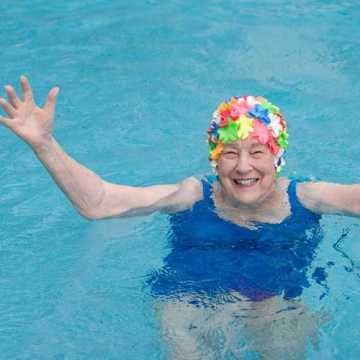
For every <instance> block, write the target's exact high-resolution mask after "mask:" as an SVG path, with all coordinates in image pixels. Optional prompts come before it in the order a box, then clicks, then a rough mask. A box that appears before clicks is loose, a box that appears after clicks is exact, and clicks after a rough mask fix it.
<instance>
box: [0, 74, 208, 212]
mask: <svg viewBox="0 0 360 360" xmlns="http://www.w3.org/2000/svg"><path fill="white" fill-rule="evenodd" d="M20 84H21V89H22V97H20V96H18V94H17V93H16V92H15V90H14V88H13V87H12V86H10V85H7V86H5V91H6V94H7V97H8V100H6V99H4V98H0V107H2V108H3V110H4V111H5V113H6V114H7V116H5V117H4V116H0V124H2V125H4V126H6V127H7V128H9V129H10V130H11V131H12V132H13V133H14V134H16V135H17V136H18V137H19V138H20V139H22V140H23V141H24V142H26V143H27V144H28V145H29V146H30V148H31V149H32V150H33V152H34V153H35V155H36V156H37V157H38V159H39V160H40V161H41V163H42V164H43V165H44V167H45V168H46V170H47V171H48V172H49V174H50V176H51V177H52V178H53V179H54V181H55V183H56V184H57V185H58V186H59V188H60V189H61V190H62V191H63V192H64V194H65V195H66V196H67V197H68V199H69V200H70V201H71V202H72V204H73V205H74V207H75V208H76V209H77V210H78V211H79V213H80V214H81V215H82V216H84V217H86V218H88V219H101V218H108V217H115V216H130V215H131V216H134V215H146V214H149V213H151V212H153V211H168V212H172V211H179V210H184V209H186V208H189V207H191V206H192V204H193V203H194V202H196V201H197V200H199V199H200V198H201V197H202V189H201V186H200V182H199V181H198V180H196V179H194V178H189V179H186V180H184V181H182V182H180V183H179V184H172V185H157V186H150V187H131V186H124V185H118V184H112V183H109V182H107V181H105V180H103V179H101V178H100V177H99V176H98V175H97V174H95V173H94V172H93V171H91V170H90V169H88V168H86V167H85V166H83V165H81V164H79V163H78V162H77V161H75V160H74V159H72V158H71V157H70V156H69V155H67V154H66V153H65V152H64V150H63V149H62V148H61V146H60V145H59V144H58V143H57V141H56V140H55V138H54V136H53V123H54V116H55V106H56V99H57V96H58V94H59V88H58V87H54V88H52V89H51V90H50V92H49V93H48V96H47V99H46V101H45V105H44V106H43V107H40V106H38V105H37V104H36V103H35V100H34V97H33V91H32V88H31V85H30V82H29V80H28V79H27V78H26V77H25V76H22V77H21V78H20Z"/></svg>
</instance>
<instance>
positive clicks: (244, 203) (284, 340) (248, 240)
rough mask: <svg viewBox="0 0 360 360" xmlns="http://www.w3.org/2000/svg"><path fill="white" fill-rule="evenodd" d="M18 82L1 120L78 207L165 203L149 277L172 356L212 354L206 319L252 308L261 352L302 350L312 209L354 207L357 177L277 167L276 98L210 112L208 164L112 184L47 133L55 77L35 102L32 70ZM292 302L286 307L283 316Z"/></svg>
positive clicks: (157, 207)
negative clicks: (320, 176)
mask: <svg viewBox="0 0 360 360" xmlns="http://www.w3.org/2000/svg"><path fill="white" fill-rule="evenodd" d="M20 82H21V87H22V92H23V99H20V98H19V97H18V96H17V94H16V92H15V91H14V89H13V88H12V87H11V86H6V87H5V90H6V93H7V96H8V100H5V99H3V98H0V106H1V107H2V108H3V109H4V111H5V112H6V113H7V117H0V123H2V124H3V125H5V126H6V127H8V128H9V129H10V130H12V131H13V132H14V133H15V134H16V135H18V136H19V137H20V138H21V139H23V140H24V141H26V142H27V143H28V144H29V145H30V147H31V148H32V150H33V151H34V153H35V154H36V156H37V157H38V158H39V160H40V161H41V162H42V163H43V165H44V166H45V167H46V169H47V170H48V172H49V173H50V175H51V176H52V177H53V178H54V180H55V182H56V183H57V185H58V186H59V187H60V188H61V189H62V190H63V192H64V193H65V194H66V196H67V197H68V198H69V200H70V201H71V202H72V204H73V205H74V206H75V208H76V209H77V210H78V211H79V212H80V214H81V215H82V216H84V217H86V218H88V219H101V218H110V217H119V216H129V215H144V214H149V213H151V212H154V211H163V212H167V213H172V216H171V220H170V221H171V225H172V235H171V239H170V240H171V242H172V251H171V253H170V254H169V255H168V256H167V257H166V259H165V266H164V268H163V269H162V270H161V271H159V273H157V274H153V275H152V277H151V279H150V282H151V285H152V291H153V293H154V294H155V295H156V296H158V297H159V298H160V299H162V300H161V301H160V302H159V304H160V305H159V308H160V310H161V311H160V313H161V314H162V318H161V321H162V323H163V329H165V331H166V333H167V336H168V337H169V338H170V339H171V340H172V344H173V348H172V354H173V355H172V356H173V357H175V358H179V359H180V358H184V359H191V358H194V359H200V358H206V359H210V358H212V357H214V358H219V357H220V358H221V354H219V353H216V352H217V351H220V350H219V347H218V348H217V349H213V350H209V349H211V341H208V342H206V343H207V345H206V346H205V347H204V348H203V349H201V344H200V345H199V339H205V338H207V337H208V338H209V339H210V338H211V336H210V335H209V334H210V333H211V331H212V330H214V327H211V329H212V330H209V328H207V325H209V324H210V323H211V322H213V323H214V324H219V323H222V322H224V321H225V322H227V324H229V323H233V322H234V321H235V320H234V319H239V313H241V312H242V311H245V310H247V312H248V311H250V310H249V309H251V311H255V313H256V316H250V317H249V316H245V317H244V318H243V319H242V321H241V323H242V326H243V329H245V330H244V332H245V336H247V338H248V339H252V340H251V341H252V343H253V345H254V348H256V349H257V350H258V351H259V352H260V353H261V354H262V355H263V356H264V357H266V358H271V357H272V356H274V358H277V359H278V358H287V359H289V358H302V357H303V354H304V351H305V350H304V349H305V338H306V336H307V335H310V336H311V335H313V334H314V331H313V330H314V328H315V327H316V326H314V325H313V324H314V323H316V321H315V320H314V319H312V317H311V316H310V315H308V314H307V312H305V311H304V306H303V305H301V303H299V302H298V299H299V295H301V292H302V289H303V288H304V287H306V286H308V281H307V277H306V270H307V268H308V265H309V264H310V262H311V260H312V257H313V252H314V249H315V248H316V246H317V244H318V242H319V240H320V235H319V234H320V229H319V219H320V215H321V214H339V215H350V216H359V215H360V185H339V184H331V183H325V182H318V183H314V182H304V183H297V182H296V181H289V180H288V179H286V178H281V177H279V173H280V171H281V168H282V167H283V166H284V153H285V149H286V147H287V140H288V135H287V127H286V122H285V120H284V118H283V116H282V114H281V113H280V111H279V109H278V108H277V107H276V106H274V105H273V104H271V103H270V102H268V101H267V100H266V99H264V98H262V97H253V96H248V97H242V98H235V97H234V98H232V99H231V100H230V101H228V102H224V103H222V104H221V105H220V106H219V108H218V109H217V110H216V111H215V113H214V114H213V119H212V122H211V124H210V128H209V130H208V141H209V158H210V160H211V162H212V165H213V167H214V169H215V171H216V173H217V176H214V177H208V178H204V179H202V180H201V181H200V180H197V179H195V178H192V177H191V178H188V179H185V180H184V181H182V182H180V183H178V184H171V185H158V186H150V187H129V186H123V185H117V184H112V183H109V182H106V181H104V180H103V179H101V178H100V177H99V176H98V175H96V174H95V173H93V172H92V171H90V170H89V169H87V168H86V167H84V166H82V165H80V164H79V163H77V162H76V161H75V160H73V159H72V158H70V157H69V156H68V155H67V154H66V153H65V152H64V151H63V150H62V148H61V147H60V145H59V144H58V143H57V142H56V140H55V139H54V137H53V134H52V124H53V118H54V111H55V104H56V97H57V95H58V92H59V89H58V88H53V89H52V90H51V91H50V92H49V94H48V98H47V101H46V103H45V105H44V107H43V108H40V107H38V106H37V105H36V104H35V102H34V99H33V95H32V90H31V87H30V84H29V81H28V80H27V79H26V78H25V77H24V76H22V77H21V79H20ZM289 304H290V305H289ZM289 306H290V308H292V309H295V311H293V312H292V313H291V314H292V315H291V316H290V315H287V316H284V309H285V308H288V307H289ZM214 307H215V308H216V309H217V311H216V312H214V313H213V315H212V317H211V318H212V319H213V320H212V321H210V320H209V319H210V313H211V311H212V310H209V309H214ZM268 309H271V310H268ZM209 311H210V312H209ZM280 313H281V315H276V314H280ZM219 314H222V315H219ZM301 314H302V317H301V316H300V315H301ZM180 315H181V316H180ZM274 316H276V318H274ZM279 316H280V317H279ZM201 318H203V319H204V318H206V319H208V321H207V322H206V321H205V322H204V321H200V320H199V319H201ZM300 318H302V320H301V321H300V320H299V319H300ZM279 319H280V320H279ZM284 319H288V321H285V320H284ZM289 319H290V320H289ZM291 319H297V320H296V321H293V320H291ZM309 319H312V320H309ZM300 323H301V324H302V325H299V324H300ZM205 324H207V325H205ZM244 324H245V325H244ZM271 324H276V325H275V326H273V325H271ZM280 324H286V326H281V325H280ZM289 324H290V325H291V326H290V325H289ZM304 324H305V325H304ZM306 324H307V325H306ZM309 324H310V325H309ZM214 326H215V328H217V327H216V325H214ZM289 326H290V327H289ZM225 328H227V326H225ZM299 329H300V330H299ZM304 329H308V330H304ZM309 329H310V330H309ZM300 333H301V334H302V335H299V334H300ZM193 334H196V335H193ZM204 334H205V335H204ZM206 334H207V335H208V336H206ZM249 334H250V335H249ZM266 334H267V335H266ZM226 338H228V337H226ZM299 339H300V340H299ZM209 344H210V345H209ZM266 344H267V346H265V345H266ZM294 349H296V351H292V350H294ZM289 350H291V351H292V352H291V353H289ZM209 351H210V352H209Z"/></svg>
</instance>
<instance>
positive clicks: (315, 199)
mask: <svg viewBox="0 0 360 360" xmlns="http://www.w3.org/2000/svg"><path fill="white" fill-rule="evenodd" d="M297 195H298V198H299V200H300V202H301V203H302V204H303V205H304V206H305V207H306V208H308V209H309V210H311V211H313V212H315V213H318V214H336V215H346V216H355V217H360V184H353V185H342V184H334V183H327V182H306V183H300V184H298V187H297Z"/></svg>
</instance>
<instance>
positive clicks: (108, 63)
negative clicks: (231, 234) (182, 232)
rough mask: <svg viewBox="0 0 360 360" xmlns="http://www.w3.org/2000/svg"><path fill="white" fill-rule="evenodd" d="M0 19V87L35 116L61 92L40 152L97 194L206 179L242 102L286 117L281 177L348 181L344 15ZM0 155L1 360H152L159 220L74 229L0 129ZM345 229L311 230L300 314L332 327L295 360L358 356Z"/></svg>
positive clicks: (272, 8)
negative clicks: (318, 316) (76, 171)
mask: <svg viewBox="0 0 360 360" xmlns="http://www.w3.org/2000/svg"><path fill="white" fill-rule="evenodd" d="M0 14H1V22H0V30H1V33H2V37H1V50H2V52H1V59H2V61H1V63H2V71H1V72H0V84H2V85H5V84H7V83H14V82H15V81H16V79H17V78H18V77H19V76H20V74H26V75H28V76H29V78H30V80H31V81H32V85H33V88H34V92H35V95H36V98H37V100H38V101H39V102H40V103H42V102H43V100H44V98H45V96H46V93H47V91H48V90H49V88H50V87H51V86H53V85H58V86H60V88H61V94H60V97H59V101H58V106H57V115H56V123H55V135H56V138H57V139H58V141H59V142H60V143H61V144H62V145H63V147H64V149H65V150H66V151H67V152H68V153H69V154H70V155H71V156H73V157H74V158H76V159H77V160H78V161H80V162H81V163H83V164H85V165H86V166H88V167H90V168H91V169H93V170H94V171H96V172H97V173H98V174H99V175H101V176H102V177H104V178H105V179H106V180H109V181H113V182H118V183H123V184H132V185H150V184H157V183H172V182H176V181H179V180H181V179H183V178H185V177H187V176H190V175H196V176H201V175H202V174H205V173H208V172H209V166H208V163H207V146H206V143H205V130H206V128H207V123H208V119H209V117H210V115H211V113H212V111H213V110H214V109H215V107H216V105H217V104H218V103H219V101H221V100H222V99H224V98H229V97H230V96H231V95H233V94H235V95H236V94H237V95H241V94H249V93H252V94H262V95H264V96H266V97H267V98H269V99H271V100H272V101H273V102H274V103H276V104H278V105H279V106H280V107H281V109H282V111H283V113H284V115H285V116H286V118H287V119H288V123H289V129H290V130H289V131H290V134H291V135H290V136H291V138H290V148H289V152H288V156H287V161H288V163H287V166H286V168H285V170H284V174H285V175H288V176H307V177H309V176H310V177H316V178H319V179H326V180H328V181H333V182H343V183H351V182H359V174H360V161H359V159H358V153H359V149H358V146H359V145H358V135H359V134H360V128H359V124H358V114H357V100H358V97H359V93H360V76H359V75H360V64H359V61H358V59H359V55H360V46H359V45H360V40H359V39H360V25H359V24H360V8H359V6H358V3H357V1H355V0H349V1H345V0H344V1H339V0H338V1H335V0H332V1H327V2H323V1H320V0H316V1H315V0H314V1H311V0H300V1H285V0H269V1H266V2H260V1H245V0H244V1H240V0H238V1H235V0H224V1H218V0H213V1H211V0H207V1H204V0H198V1H196V2H189V1H181V0H169V1H166V2H165V1H159V0H147V1H145V0H143V1H119V2H112V1H79V0H72V1H70V0H64V1H61V2H55V3H54V2H48V1H43V0H33V1H31V2H30V1H23V2H21V3H20V2H18V3H17V4H14V2H11V1H10V0H3V1H2V2H1V3H0ZM17 87H18V86H17ZM0 143H1V152H0V168H1V172H0V179H1V185H0V186H1V191H0V225H1V226H0V264H1V266H0V294H1V296H0V354H1V355H0V358H3V359H122V360H132V359H134V360H135V359H165V358H166V352H165V347H166V346H165V344H164V342H163V340H162V338H161V337H160V328H159V323H158V321H157V314H156V310H155V308H154V306H153V298H152V296H151V294H150V291H149V289H148V288H147V286H146V279H147V278H148V274H149V273H151V272H152V271H156V270H157V269H160V268H161V266H162V264H163V259H164V257H165V256H166V255H167V254H168V252H169V246H168V243H167V232H168V228H169V225H168V218H167V217H166V216H164V215H159V214H154V215H151V216H149V217H142V218H136V219H115V220H110V221H98V222H89V221H86V220H84V219H82V218H81V217H80V216H79V215H78V214H77V213H76V212H75V211H74V210H73V209H72V207H71V206H70V204H69V203H68V202H67V201H66V199H65V197H64V196H63V195H62V193H61V192H60V191H59V190H58V189H57V188H56V187H55V186H54V184H53V182H52V180H51V179H50V178H49V176H48V175H47V174H46V171H45V170H44V169H43V168H42V167H41V165H40V164H39V163H38V162H37V160H36V158H35V156H34V155H33V154H32V153H31V151H29V149H28V147H27V146H26V145H25V144H23V143H21V142H20V141H19V140H18V139H17V138H16V137H15V136H13V135H12V134H10V133H9V131H8V130H7V129H4V128H0ZM359 225H360V223H359V220H357V219H352V218H341V217H335V216H328V217H324V218H323V220H322V226H323V231H324V239H323V241H322V243H321V244H320V246H319V248H318V250H317V254H316V258H315V260H314V262H313V264H312V267H311V269H309V274H312V273H313V271H314V269H316V268H321V269H322V271H323V273H324V274H326V281H321V282H320V283H318V282H317V281H316V277H315V278H310V279H309V281H310V282H311V287H310V288H308V289H306V290H305V291H304V293H303V299H304V302H306V304H307V305H308V306H309V307H310V308H311V309H312V310H313V311H317V310H321V311H325V312H327V313H329V314H331V320H330V321H328V322H327V324H326V325H324V326H323V327H322V328H321V337H320V340H319V349H318V350H317V351H316V350H315V349H312V348H309V351H308V355H307V356H308V358H309V359H334V358H336V359H356V358H358V357H359V356H360V343H359V341H358V338H359V333H360V325H358V324H360V315H359V311H358V307H359V305H360V291H359V289H358V288H359V285H360V282H359V276H360V271H359V270H360V269H359V266H360V255H359V254H360V242H359V239H358V235H359ZM244 355H245V358H249V359H252V358H256V354H254V353H253V352H251V351H249V352H248V353H247V352H245V353H244Z"/></svg>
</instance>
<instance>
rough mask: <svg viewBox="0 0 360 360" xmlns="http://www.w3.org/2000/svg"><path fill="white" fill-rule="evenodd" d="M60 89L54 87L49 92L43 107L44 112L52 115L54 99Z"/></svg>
mask: <svg viewBox="0 0 360 360" xmlns="http://www.w3.org/2000/svg"><path fill="white" fill-rule="evenodd" d="M59 91H60V89H59V88H58V87H54V88H52V89H51V90H50V91H49V94H48V97H47V99H46V103H45V105H44V110H46V111H49V112H51V113H53V112H54V111H55V105H56V98H57V96H58V94H59Z"/></svg>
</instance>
